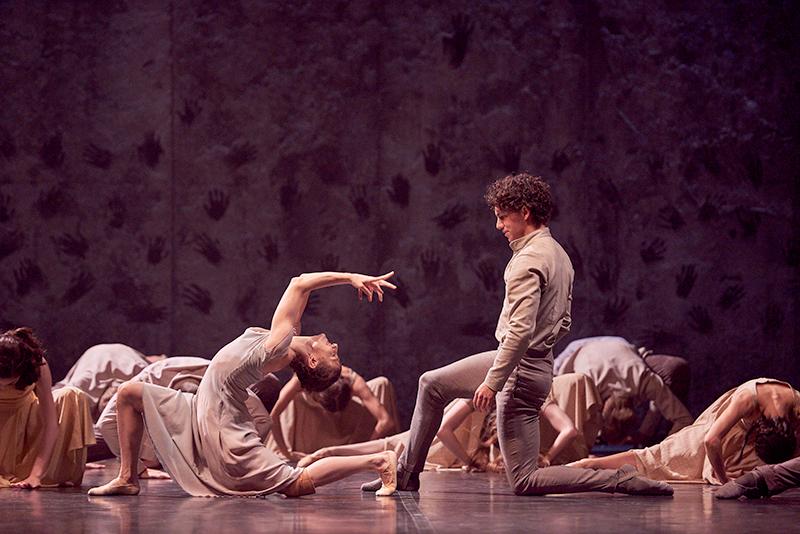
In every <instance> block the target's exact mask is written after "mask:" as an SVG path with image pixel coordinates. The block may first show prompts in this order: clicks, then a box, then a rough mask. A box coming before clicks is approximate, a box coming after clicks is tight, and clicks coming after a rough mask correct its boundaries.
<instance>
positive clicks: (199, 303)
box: [183, 284, 214, 315]
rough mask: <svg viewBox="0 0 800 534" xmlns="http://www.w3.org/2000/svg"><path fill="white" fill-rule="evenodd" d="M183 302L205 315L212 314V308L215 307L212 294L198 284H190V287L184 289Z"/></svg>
mask: <svg viewBox="0 0 800 534" xmlns="http://www.w3.org/2000/svg"><path fill="white" fill-rule="evenodd" d="M183 301H184V303H185V304H186V305H187V306H190V307H192V308H194V309H196V310H197V311H199V312H200V313H202V314H203V315H208V314H210V313H211V308H213V307H214V300H213V299H212V298H211V293H210V292H209V291H208V290H207V289H206V288H204V287H201V286H199V285H197V284H189V286H188V287H186V288H184V289H183Z"/></svg>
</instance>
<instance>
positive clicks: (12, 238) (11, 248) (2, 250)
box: [0, 230, 25, 260]
mask: <svg viewBox="0 0 800 534" xmlns="http://www.w3.org/2000/svg"><path fill="white" fill-rule="evenodd" d="M24 243H25V235H24V234H22V233H21V232H20V231H19V230H11V231H10V232H4V233H3V234H2V235H0V260H2V259H4V258H6V257H8V256H11V255H12V254H14V253H15V252H16V251H18V250H19V249H21V248H22V245H23V244H24Z"/></svg>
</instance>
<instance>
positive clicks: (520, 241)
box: [508, 225, 550, 252]
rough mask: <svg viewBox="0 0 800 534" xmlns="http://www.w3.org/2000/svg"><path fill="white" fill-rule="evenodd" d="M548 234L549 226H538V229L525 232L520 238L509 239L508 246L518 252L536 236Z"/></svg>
mask: <svg viewBox="0 0 800 534" xmlns="http://www.w3.org/2000/svg"><path fill="white" fill-rule="evenodd" d="M548 236H550V228H548V227H547V226H544V225H543V226H540V227H539V228H538V229H536V230H534V231H533V232H531V233H529V234H526V235H524V236H522V237H520V238H517V239H515V240H514V241H511V242H510V243H509V244H508V246H509V247H511V250H513V251H514V252H519V251H520V250H522V249H523V248H524V247H525V245H527V244H528V243H530V242H531V241H533V240H534V239H536V238H537V237H548Z"/></svg>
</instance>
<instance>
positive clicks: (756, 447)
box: [570, 378, 800, 484]
mask: <svg viewBox="0 0 800 534" xmlns="http://www.w3.org/2000/svg"><path fill="white" fill-rule="evenodd" d="M799 416H800V393H798V392H797V391H795V390H794V388H792V386H791V385H789V384H787V383H786V382H781V381H780V380H773V379H770V378H758V379H755V380H749V381H747V382H745V383H744V384H742V385H741V386H739V387H738V388H735V389H732V390H730V391H728V392H727V393H725V394H724V395H722V396H721V397H720V398H719V399H717V400H716V401H714V403H713V404H712V405H711V406H709V407H708V408H707V409H706V410H705V411H704V412H703V413H702V414H700V417H698V418H697V419H696V420H695V422H694V424H692V425H690V426H687V427H686V428H684V429H683V430H680V431H679V432H677V433H675V434H672V435H671V436H669V437H667V438H666V439H665V440H664V441H662V442H661V443H659V444H657V445H653V446H652V447H647V448H646V449H635V450H631V451H626V452H621V453H618V454H613V455H611V456H605V457H603V458H588V459H585V460H580V461H578V462H575V463H573V464H570V465H574V466H580V467H595V468H614V467H618V466H620V465H623V464H634V465H636V468H637V469H638V470H639V471H641V472H642V473H644V474H645V475H646V476H648V477H650V478H654V479H658V480H687V481H688V480H693V481H701V480H702V481H705V482H707V483H709V484H724V483H726V482H727V481H728V480H729V479H730V478H735V477H738V476H741V475H743V474H744V473H747V472H748V471H750V470H752V469H754V468H755V467H758V466H759V465H763V464H765V463H767V464H775V463H780V462H783V461H786V460H788V459H790V458H792V457H793V456H795V455H796V454H797V451H796V448H797V438H796V435H795V433H796V432H797V430H798V426H799V425H798V417H799ZM751 436H753V439H751Z"/></svg>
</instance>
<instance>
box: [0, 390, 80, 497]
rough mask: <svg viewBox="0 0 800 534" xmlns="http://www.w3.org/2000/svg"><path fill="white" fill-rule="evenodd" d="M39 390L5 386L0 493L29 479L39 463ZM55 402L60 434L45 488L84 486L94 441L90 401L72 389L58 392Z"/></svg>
mask: <svg viewBox="0 0 800 534" xmlns="http://www.w3.org/2000/svg"><path fill="white" fill-rule="evenodd" d="M35 388H36V384H31V385H30V386H28V387H26V388H25V389H17V388H15V387H14V386H6V387H0V488H4V487H8V486H9V485H10V484H13V483H14V482H20V481H22V480H25V479H26V478H28V475H30V473H31V469H32V468H33V464H34V462H35V461H36V455H37V453H38V450H39V444H40V442H41V439H42V437H43V435H44V428H43V427H42V422H41V420H40V418H39V398H38V397H37V396H36V392H35ZM53 400H54V402H55V406H56V421H57V422H58V433H57V434H56V440H55V445H54V446H53V453H52V455H51V456H50V462H49V463H48V467H47V472H46V473H45V474H44V477H42V486H47V487H54V486H60V485H72V486H80V484H81V480H82V479H83V468H84V466H85V465H86V449H87V447H88V446H89V445H92V444H94V442H95V440H94V434H93V431H92V416H91V415H90V413H89V399H88V397H87V396H86V395H85V394H84V393H83V392H82V391H80V390H78V389H76V388H74V387H69V386H68V387H64V388H62V389H60V390H58V391H54V392H53Z"/></svg>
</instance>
